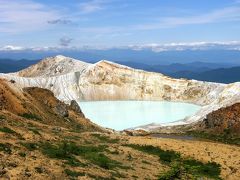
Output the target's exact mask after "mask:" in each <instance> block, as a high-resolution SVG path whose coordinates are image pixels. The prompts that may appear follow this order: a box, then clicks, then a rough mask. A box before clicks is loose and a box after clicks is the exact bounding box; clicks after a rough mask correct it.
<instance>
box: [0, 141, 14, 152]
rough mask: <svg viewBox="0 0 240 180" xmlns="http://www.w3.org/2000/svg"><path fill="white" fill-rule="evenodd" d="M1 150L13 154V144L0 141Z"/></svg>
mask: <svg viewBox="0 0 240 180" xmlns="http://www.w3.org/2000/svg"><path fill="white" fill-rule="evenodd" d="M0 151H2V152H4V153H7V154H11V153H12V150H11V145H10V144H8V143H6V144H3V143H0Z"/></svg>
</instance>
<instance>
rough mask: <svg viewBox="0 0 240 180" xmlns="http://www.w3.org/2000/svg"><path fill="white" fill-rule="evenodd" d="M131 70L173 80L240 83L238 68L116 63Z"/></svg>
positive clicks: (222, 65) (205, 65)
mask: <svg viewBox="0 0 240 180" xmlns="http://www.w3.org/2000/svg"><path fill="white" fill-rule="evenodd" d="M118 63H121V64H124V65H127V66H130V67H132V68H137V69H143V70H146V71H152V72H159V73H163V74H165V75H168V76H171V77H174V78H186V79H196V80H201V81H209V82H219V83H233V82H237V81H240V66H235V65H233V64H215V63H204V62H193V63H188V64H180V63H174V64H170V65H147V64H141V63H134V62H118Z"/></svg>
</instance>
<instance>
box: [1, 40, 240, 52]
mask: <svg viewBox="0 0 240 180" xmlns="http://www.w3.org/2000/svg"><path fill="white" fill-rule="evenodd" d="M112 48H114V49H131V50H136V51H141V50H152V51H154V52H163V51H183V50H240V41H228V42H190V43H168V44H158V43H151V44H141V45H128V46H88V45H83V46H81V47H71V46H56V47H21V46H14V45H7V46H3V47H0V51H25V50H28V51H55V50H56V51H61V50H67V49H68V50H76V51H77V50H107V49H112Z"/></svg>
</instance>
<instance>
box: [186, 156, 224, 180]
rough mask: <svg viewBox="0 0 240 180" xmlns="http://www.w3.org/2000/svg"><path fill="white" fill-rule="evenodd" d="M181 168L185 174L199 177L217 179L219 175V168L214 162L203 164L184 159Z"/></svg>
mask: <svg viewBox="0 0 240 180" xmlns="http://www.w3.org/2000/svg"><path fill="white" fill-rule="evenodd" d="M183 166H184V168H185V169H186V171H187V172H189V173H191V174H194V175H199V176H206V177H210V178H218V177H219V174H220V173H221V166H220V165H219V164H217V163H215V162H208V163H206V164H205V163H202V162H200V161H197V160H194V159H186V160H183Z"/></svg>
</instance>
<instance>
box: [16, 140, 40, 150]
mask: <svg viewBox="0 0 240 180" xmlns="http://www.w3.org/2000/svg"><path fill="white" fill-rule="evenodd" d="M20 144H21V145H22V146H24V147H25V148H27V149H28V150H29V151H34V150H36V149H38V144H37V143H29V142H27V143H20Z"/></svg>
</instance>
